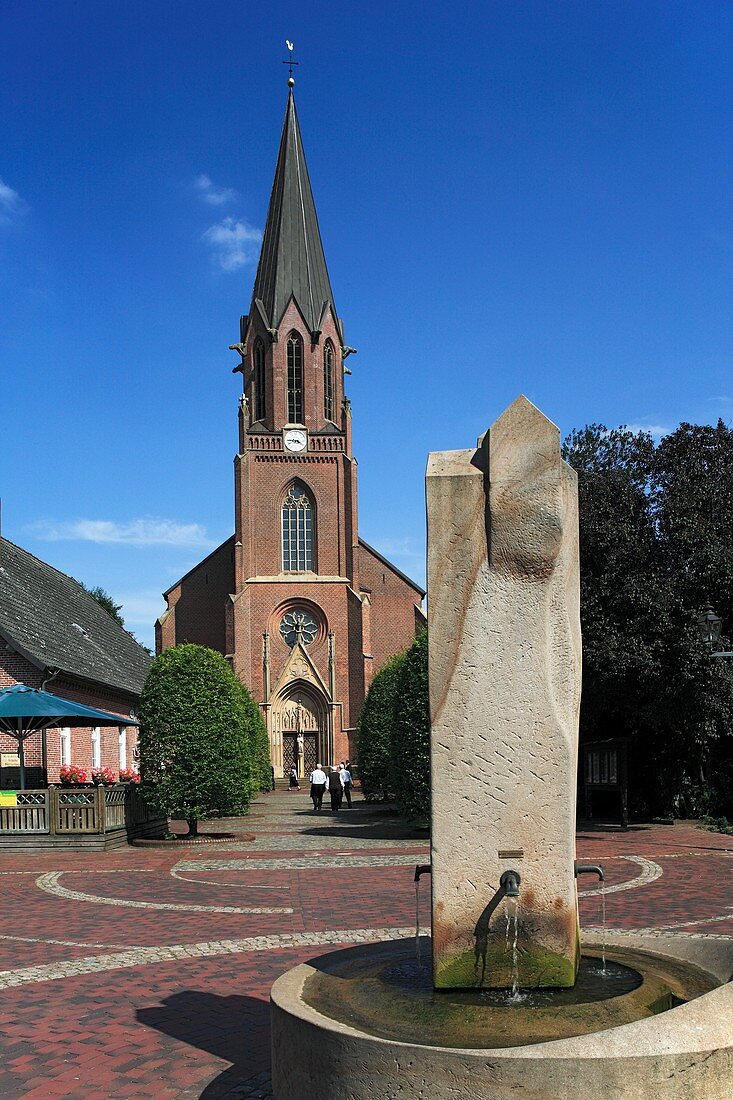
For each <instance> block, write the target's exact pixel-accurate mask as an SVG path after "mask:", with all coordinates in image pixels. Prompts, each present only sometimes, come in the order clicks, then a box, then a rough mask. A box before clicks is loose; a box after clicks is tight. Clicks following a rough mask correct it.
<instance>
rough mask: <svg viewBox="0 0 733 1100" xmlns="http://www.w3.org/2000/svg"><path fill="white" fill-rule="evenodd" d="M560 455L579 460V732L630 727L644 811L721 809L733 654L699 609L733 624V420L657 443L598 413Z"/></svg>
mask: <svg viewBox="0 0 733 1100" xmlns="http://www.w3.org/2000/svg"><path fill="white" fill-rule="evenodd" d="M563 454H564V457H565V458H566V459H567V461H568V462H570V464H571V465H572V466H574V467H575V469H576V470H577V471H578V496H579V505H580V562H581V623H582V628H583V697H582V701H581V737H583V738H584V739H597V738H603V737H614V736H627V737H629V739H630V746H629V753H630V756H629V759H630V794H631V796H632V800H633V802H634V803H635V805H636V808H637V809H642V810H646V811H649V810H654V811H656V810H663V811H665V812H669V811H670V810H674V811H675V812H676V813H678V814H680V815H684V816H688V815H692V814H698V813H703V812H710V811H712V810H713V809H714V808H718V809H726V808H727V807H729V806H730V805H731V802H732V800H733V767H732V766H731V744H732V742H731V731H733V662H731V661H726V660H721V659H715V658H712V657H711V655H710V651H709V649H708V648H706V646H705V644H704V643H703V642H702V641H701V639H700V637H699V632H698V629H697V624H696V618H697V615H698V614H699V612H700V610H701V608H702V605H703V604H704V603H705V602H706V601H707V600H710V601H711V602H712V603H713V605H714V606H715V608H716V610H717V611H718V613H719V614H720V615H721V616H722V617H723V619H724V624H725V623H727V624H728V626H733V494H732V493H731V484H732V483H733V432H732V431H731V430H730V429H728V428H726V427H725V425H724V424H722V422H718V425H717V426H716V427H715V428H713V427H711V426H709V425H703V426H699V427H697V426H694V425H690V424H682V425H681V426H680V427H679V428H678V429H677V431H676V432H674V433H672V435H670V436H667V437H666V438H665V439H663V440H662V441H661V443H660V444H659V445H658V446H657V447H655V446H654V443H653V441H652V439H651V437H650V436H649V435H648V434H646V433H643V432H639V433H633V432H630V431H629V430H628V429H625V428H618V429H614V430H611V431H609V430H607V429H606V428H604V427H603V426H602V425H597V424H593V425H590V426H588V427H586V428H583V429H582V430H580V431H577V432H573V433H572V434H571V435H570V436H569V437H568V438H567V439H566V440H565V444H564V448H563ZM726 648H730V645H727V646H726Z"/></svg>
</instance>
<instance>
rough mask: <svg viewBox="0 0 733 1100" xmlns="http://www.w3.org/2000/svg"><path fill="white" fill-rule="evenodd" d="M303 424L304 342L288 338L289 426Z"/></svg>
mask: <svg viewBox="0 0 733 1100" xmlns="http://www.w3.org/2000/svg"><path fill="white" fill-rule="evenodd" d="M302 423H303V341H302V340H301V339H300V337H299V336H298V334H297V332H291V333H290V335H289V336H288V424H302Z"/></svg>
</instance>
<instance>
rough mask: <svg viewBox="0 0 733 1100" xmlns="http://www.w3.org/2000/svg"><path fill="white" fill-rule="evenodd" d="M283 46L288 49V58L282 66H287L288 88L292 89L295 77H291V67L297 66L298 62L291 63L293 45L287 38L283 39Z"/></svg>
mask: <svg viewBox="0 0 733 1100" xmlns="http://www.w3.org/2000/svg"><path fill="white" fill-rule="evenodd" d="M285 45H286V46H287V47H288V52H289V54H290V56H289V57H288V60H287V61H283V65H287V66H288V88H292V87H293V86H294V85H295V77H294V76H293V65H299V64H300V62H299V61H293V43H292V42H290V41H289V40H288V39H287V38H286V39H285Z"/></svg>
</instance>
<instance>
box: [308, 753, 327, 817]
mask: <svg viewBox="0 0 733 1100" xmlns="http://www.w3.org/2000/svg"><path fill="white" fill-rule="evenodd" d="M327 783H328V776H327V775H326V773H325V772H324V770H323V768H322V767H321V765H320V764H316V766H315V768H314V769H313V771H312V772H311V774H310V784H311V800H312V802H313V813H314V814H317V813H320V812H321V810H322V809H323V792H324V791H325V790H326V785H327Z"/></svg>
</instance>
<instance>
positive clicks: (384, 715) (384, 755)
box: [356, 651, 407, 802]
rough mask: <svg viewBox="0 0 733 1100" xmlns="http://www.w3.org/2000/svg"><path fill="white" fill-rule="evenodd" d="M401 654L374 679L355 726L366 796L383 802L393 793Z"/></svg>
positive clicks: (402, 657)
mask: <svg viewBox="0 0 733 1100" xmlns="http://www.w3.org/2000/svg"><path fill="white" fill-rule="evenodd" d="M406 652H407V651H405V652H403V653H398V654H397V655H396V656H395V657H393V658H392V660H391V661H390V662H389V664H387V665H385V666H384V668H383V669H381V670H380V671H379V672H378V673H377V675H376V676H375V677H374V679H373V680H372V683H371V686H370V688H369V692H368V694H367V697H366V699H365V700H364V705H363V707H362V708H361V713H360V714H359V720H358V722H357V726H356V752H357V760H358V764H359V778H360V779H361V786H362V790H363V792H364V797H365V798H366V799H367V801H369V802H374V801H380V800H383V799H386V798H389V797H390V796H391V795H393V794H394V768H393V766H392V729H393V726H394V721H395V702H396V696H397V689H398V685H399V680H400V672H401V669H402V665H403V663H404V660H405V653H406Z"/></svg>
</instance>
